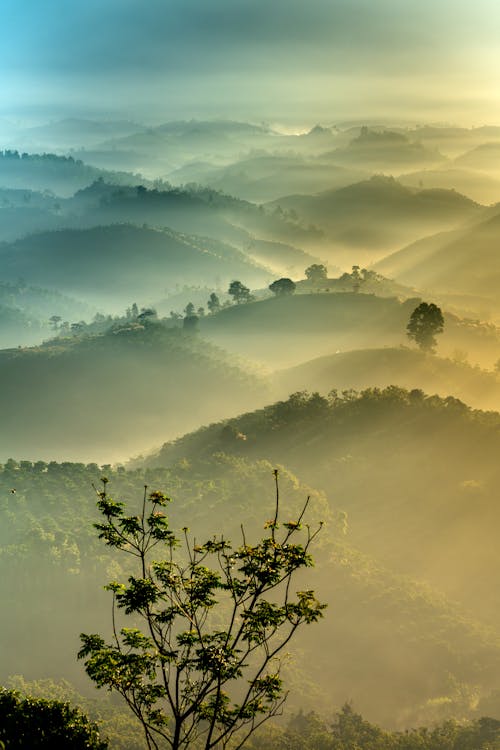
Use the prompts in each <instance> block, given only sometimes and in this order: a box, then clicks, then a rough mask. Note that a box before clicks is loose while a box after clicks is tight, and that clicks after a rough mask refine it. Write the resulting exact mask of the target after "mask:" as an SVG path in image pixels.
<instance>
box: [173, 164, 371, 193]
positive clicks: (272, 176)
mask: <svg viewBox="0 0 500 750" xmlns="http://www.w3.org/2000/svg"><path fill="white" fill-rule="evenodd" d="M167 176H168V179H169V180H171V181H172V182H173V183H174V184H176V185H179V184H183V183H190V182H198V183H200V184H202V185H209V186H210V187H212V188H215V189H217V190H222V191H223V192H224V193H230V194H231V195H236V196H238V197H239V198H244V199H245V200H248V201H253V202H256V203H264V202H266V201H273V200H276V199H278V198H279V197H280V196H282V195H287V194H288V193H290V191H291V192H294V193H295V192H301V193H303V192H305V193H317V192H318V191H320V190H327V189H330V190H331V189H333V188H339V187H345V186H346V185H350V184H352V183H353V182H359V181H360V180H361V179H363V178H365V177H367V176H368V175H367V173H366V172H365V171H364V170H362V169H352V168H349V167H342V166H337V165H334V164H333V165H332V163H331V160H330V159H329V158H322V157H321V155H320V156H314V157H311V156H309V157H308V156H302V155H300V154H297V153H291V154H280V153H260V152H259V153H257V154H255V155H253V154H250V155H248V156H247V157H245V158H242V159H238V160H237V161H235V162H233V163H231V164H229V165H225V166H217V165H215V164H209V163H206V162H191V163H188V164H186V165H184V166H183V167H180V169H177V170H175V171H173V172H171V173H170V174H168V175H167Z"/></svg>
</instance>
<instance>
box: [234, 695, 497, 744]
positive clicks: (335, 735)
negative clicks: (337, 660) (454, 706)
mask: <svg viewBox="0 0 500 750" xmlns="http://www.w3.org/2000/svg"><path fill="white" fill-rule="evenodd" d="M285 748H286V749H287V750H288V748H293V750H498V749H499V748H500V721H497V720H495V719H490V718H487V717H482V718H480V719H476V720H475V721H472V722H467V723H464V724H459V723H458V722H456V721H446V722H444V723H442V724H440V725H437V726H435V727H434V728H431V729H429V728H427V727H419V728H418V729H410V730H407V731H405V732H391V731H386V730H383V729H381V728H380V727H378V726H376V725H375V724H372V723H370V722H368V721H366V720H365V719H363V717H362V716H361V715H360V714H358V713H356V712H355V711H354V710H353V709H352V707H351V705H350V704H348V703H346V704H345V705H344V706H343V707H342V708H341V710H340V711H338V712H337V713H336V714H335V716H334V719H333V723H330V722H327V721H325V720H324V719H323V718H321V717H320V716H318V715H317V714H316V713H315V712H313V711H311V712H310V713H308V714H304V713H302V712H300V713H298V714H296V715H295V716H293V717H292V719H291V720H290V721H289V723H288V726H287V727H286V728H284V729H283V728H278V727H273V729H272V730H271V731H269V730H266V731H261V732H259V733H258V734H257V736H256V737H255V739H254V740H252V741H251V742H250V745H249V749H250V750H253V749H255V750H284V749H285Z"/></svg>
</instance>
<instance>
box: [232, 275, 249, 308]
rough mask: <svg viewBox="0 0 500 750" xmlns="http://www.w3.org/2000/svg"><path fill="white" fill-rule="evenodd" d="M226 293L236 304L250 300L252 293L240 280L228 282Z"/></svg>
mask: <svg viewBox="0 0 500 750" xmlns="http://www.w3.org/2000/svg"><path fill="white" fill-rule="evenodd" d="M228 294H230V295H231V297H232V298H233V299H234V301H235V302H236V304H238V305H240V304H241V303H242V302H250V300H251V299H252V295H251V294H250V289H249V288H248V287H247V286H245V285H244V284H242V283H241V281H231V283H230V284H229V289H228Z"/></svg>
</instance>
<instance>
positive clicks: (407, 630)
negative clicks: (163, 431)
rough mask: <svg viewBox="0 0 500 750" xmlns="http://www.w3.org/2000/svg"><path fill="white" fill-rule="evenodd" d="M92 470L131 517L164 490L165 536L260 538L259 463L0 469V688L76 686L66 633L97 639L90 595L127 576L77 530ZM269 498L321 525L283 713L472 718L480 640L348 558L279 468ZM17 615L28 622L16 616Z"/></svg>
mask: <svg viewBox="0 0 500 750" xmlns="http://www.w3.org/2000/svg"><path fill="white" fill-rule="evenodd" d="M104 472H105V474H106V476H107V478H108V479H109V481H110V484H109V487H110V491H111V492H112V493H113V497H114V498H115V499H119V500H125V501H127V502H131V503H132V504H133V506H132V507H134V506H135V505H136V504H137V503H138V502H141V497H142V493H143V486H144V485H145V484H147V485H148V486H149V487H151V488H152V489H153V488H154V489H156V488H161V489H166V488H168V492H169V495H170V496H171V497H172V498H173V499H174V502H173V503H172V504H171V505H170V506H169V517H170V521H171V524H172V528H175V529H178V528H182V527H183V526H184V525H185V524H186V522H189V526H190V528H191V532H190V533H192V534H193V535H195V536H196V538H197V539H200V540H201V539H204V538H205V537H210V536H211V535H212V533H214V532H221V531H223V532H224V535H225V537H226V538H230V539H239V538H240V534H241V530H240V529H239V526H238V525H239V523H243V524H244V526H245V533H246V536H247V539H249V540H250V539H253V538H254V537H255V536H256V535H259V536H261V535H262V525H263V522H264V519H266V518H267V517H268V513H269V509H270V508H272V503H273V497H272V495H273V492H272V489H273V488H272V464H270V463H268V462H266V461H257V462H254V461H248V460H244V459H241V458H239V459H234V458H231V457H228V456H225V457H224V456H218V457H216V458H211V459H210V461H209V462H208V463H203V462H197V463H196V466H194V465H192V466H191V467H188V466H187V465H186V464H185V463H184V464H183V463H181V464H178V465H177V466H175V467H173V468H171V469H166V468H158V469H152V468H149V469H146V470H144V469H135V470H129V471H124V470H123V468H122V469H118V470H116V469H115V470H114V469H112V468H111V467H110V466H104V467H99V466H97V465H95V464H94V465H92V464H90V465H84V464H81V463H80V464H70V463H63V464H57V463H55V462H51V463H49V464H46V463H44V462H42V461H38V462H36V463H31V462H28V461H23V462H20V463H19V462H16V461H13V460H10V461H8V462H7V463H6V464H5V465H4V466H2V467H0V497H1V498H2V501H1V505H0V513H2V514H3V515H5V517H6V518H8V520H9V523H6V524H2V526H1V530H0V559H1V560H2V568H3V570H4V573H5V574H4V575H3V576H2V579H1V581H0V595H1V596H2V601H3V602H4V603H8V606H7V607H6V608H5V616H3V617H2V618H1V621H0V634H1V637H0V655H1V659H0V663H1V670H0V672H1V675H0V677H1V678H2V679H3V680H5V676H6V675H8V674H9V672H10V673H12V671H13V670H15V671H16V673H17V674H18V673H19V672H20V671H21V672H23V673H24V674H25V675H26V676H27V677H28V679H30V677H31V675H34V676H36V675H37V674H38V673H39V672H41V673H43V674H46V675H50V676H52V677H53V678H59V679H60V677H61V676H63V677H65V678H70V679H72V680H74V681H75V682H76V683H77V684H81V681H82V675H81V674H79V672H78V670H77V667H76V662H75V659H74V653H75V650H76V648H77V645H76V639H75V634H76V633H78V632H80V631H81V630H84V631H87V632H96V631H100V632H102V631H103V630H107V629H108V628H109V600H108V598H107V596H106V594H105V593H104V592H102V591H101V590H100V586H101V584H102V583H104V582H105V581H107V580H108V578H109V577H110V576H112V577H113V578H115V579H118V580H120V579H122V578H123V577H126V576H127V575H128V574H129V569H128V567H127V566H126V564H125V563H124V561H123V560H122V559H121V558H120V557H119V556H116V555H113V554H111V553H110V551H109V550H108V549H107V548H105V547H104V546H103V545H102V543H101V542H99V541H98V540H97V534H96V532H95V530H93V529H92V526H91V524H92V522H93V521H95V520H96V511H95V495H94V494H93V492H92V491H91V487H90V485H91V483H92V482H93V483H98V481H99V476H101V475H102V474H103V473H104ZM13 486H14V487H15V488H16V492H15V494H12V493H11V488H12V487H13ZM242 488H244V491H242ZM280 488H281V502H282V506H283V509H284V511H285V512H287V513H289V514H291V517H293V514H294V513H295V512H297V508H298V507H300V506H301V504H302V503H303V501H304V497H305V495H306V494H309V495H310V496H311V500H310V510H309V513H310V519H311V522H312V523H316V521H317V520H318V519H319V518H322V519H324V520H325V521H326V522H327V523H326V524H325V528H324V529H323V531H322V535H321V536H320V538H319V543H318V545H317V547H316V550H315V552H314V556H315V560H316V563H317V564H316V567H315V569H314V570H310V571H308V572H307V574H306V578H305V579H304V580H305V581H307V586H308V587H309V586H310V587H314V588H315V589H316V590H317V592H318V595H319V596H320V597H321V599H322V600H323V601H328V602H329V603H330V607H329V609H328V610H327V615H326V617H325V619H324V620H323V621H322V622H321V623H320V624H319V625H316V626H314V627H311V629H310V632H308V629H304V631H303V633H302V634H301V635H300V636H299V638H298V639H297V641H296V642H295V643H294V656H293V658H292V657H290V658H289V659H288V660H287V663H286V664H285V665H284V667H283V671H284V674H283V676H284V678H285V679H286V682H287V685H288V686H289V687H290V688H291V695H290V698H289V709H296V710H297V709H298V708H299V707H301V708H304V709H305V710H310V709H313V708H314V709H315V710H316V711H318V710H319V711H325V712H326V711H328V710H329V709H330V707H331V705H332V703H334V704H342V703H344V702H345V701H346V699H353V700H355V702H356V706H358V707H359V708H360V709H361V710H363V712H364V713H366V714H367V715H368V716H370V717H371V718H373V719H377V720H379V721H381V722H383V723H384V724H388V725H389V726H405V725H407V724H409V723H410V724H411V723H414V722H415V721H422V720H424V721H425V720H427V721H429V720H431V721H432V720H434V719H436V718H438V719H442V718H445V717H446V716H447V715H448V713H447V712H450V711H453V712H455V714H456V715H459V716H464V717H466V716H470V715H473V714H474V708H473V706H472V699H471V698H470V695H471V692H473V695H474V697H475V698H476V699H477V698H478V697H483V696H485V697H487V696H489V695H490V693H491V692H492V689H493V688H494V686H495V674H496V671H497V669H498V662H499V659H500V649H499V646H498V643H497V642H496V640H495V636H494V634H492V633H491V632H488V631H487V629H485V628H484V627H482V626H480V625H478V624H477V623H475V622H473V621H471V620H470V619H468V618H467V617H465V616H464V614H463V612H461V611H460V609H459V608H457V607H456V606H454V605H452V604H450V603H449V602H447V601H446V600H444V599H443V597H439V596H438V595H436V594H435V593H434V592H432V591H431V590H429V588H428V587H425V586H424V585H422V584H418V583H415V582H414V581H411V580H410V579H408V578H405V577H403V576H400V575H395V574H394V573H392V572H391V571H390V570H388V569H387V568H386V567H384V566H383V565H381V564H380V563H379V562H377V561H376V560H374V559H373V558H371V557H370V556H369V555H367V554H363V553H361V552H359V551H357V550H356V549H355V548H353V547H352V546H351V544H350V543H349V536H348V537H347V538H344V537H343V535H342V529H343V527H344V526H345V524H344V519H343V516H342V514H341V513H340V512H338V511H336V510H335V506H333V507H329V506H328V503H327V500H326V498H325V496H324V495H323V494H322V493H319V492H317V491H315V490H313V489H311V488H310V487H308V486H307V485H304V484H303V483H302V482H301V481H300V480H299V479H298V478H297V477H295V476H294V475H293V474H291V473H290V472H288V471H286V470H284V469H282V470H281V474H280ZM75 508H78V523H75ZM61 601H64V605H63V606H62V605H61ZM26 606H29V608H30V613H31V617H29V618H26V617H23V616H21V615H22V613H23V612H25V608H26ZM54 613H57V617H54ZM422 667H424V668H422ZM472 686H474V688H473V690H472ZM467 696H469V698H468V697H467Z"/></svg>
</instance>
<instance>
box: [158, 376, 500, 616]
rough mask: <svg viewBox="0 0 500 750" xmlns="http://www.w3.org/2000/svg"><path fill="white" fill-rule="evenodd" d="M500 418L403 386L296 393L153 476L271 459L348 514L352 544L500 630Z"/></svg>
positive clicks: (180, 443) (191, 445) (196, 440)
mask: <svg viewBox="0 0 500 750" xmlns="http://www.w3.org/2000/svg"><path fill="white" fill-rule="evenodd" d="M499 451H500V416H499V415H498V414H497V413H487V412H475V411H472V410H471V409H470V408H468V407H467V406H465V404H463V403H462V402H461V401H458V400H457V399H454V398H451V397H448V398H445V399H442V398H439V397H437V396H430V397H428V396H425V395H424V393H423V392H422V391H421V390H418V389H417V390H414V391H410V392H409V391H405V390H404V389H401V388H398V387H396V386H392V387H389V388H387V389H385V390H382V391H379V390H377V389H368V390H366V391H363V392H361V393H360V394H358V393H356V392H354V391H351V390H348V391H346V392H344V393H343V394H342V395H338V394H337V393H335V392H334V393H333V394H332V395H331V396H330V397H329V398H324V397H321V396H319V395H318V394H313V395H312V396H308V395H307V394H305V393H296V394H294V395H292V396H291V397H290V398H289V399H288V400H286V401H281V402H277V403H276V404H274V405H272V406H269V407H266V408H265V409H263V410H261V411H257V412H252V413H249V414H246V415H243V416H241V417H239V418H237V419H234V420H229V421H226V422H221V423H218V424H215V425H212V426H210V427H208V428H203V429H202V430H199V431H198V432H196V433H193V434H190V435H187V436H185V437H183V438H181V439H179V440H177V441H175V442H173V443H170V444H168V443H167V444H166V445H165V446H164V447H163V448H162V450H161V451H160V452H159V453H158V454H157V455H156V456H154V457H153V458H150V459H149V460H148V464H149V465H162V466H169V465H172V464H174V463H175V462H178V461H181V460H186V461H188V462H189V463H190V464H191V465H193V466H196V463H197V461H199V460H208V459H209V458H210V456H212V455H213V454H214V453H218V452H223V453H228V454H232V455H235V456H241V457H244V458H251V459H256V458H261V457H266V458H267V459H268V460H270V461H272V462H273V463H284V464H285V465H286V466H288V467H290V469H291V470H292V471H293V472H295V473H296V474H297V475H298V476H300V477H301V478H302V479H303V480H304V481H306V482H308V483H311V484H313V486H315V487H318V488H321V489H323V490H324V491H325V492H327V494H328V496H329V497H330V498H331V500H332V502H333V503H334V504H335V507H338V508H341V509H342V510H345V511H346V512H347V514H348V523H349V528H350V537H349V538H350V541H351V543H352V544H353V545H354V546H356V547H358V548H359V549H361V550H363V552H365V553H367V554H369V555H373V556H374V557H375V558H377V559H378V560H380V561H381V562H382V563H383V564H384V565H386V566H388V567H389V569H393V570H397V571H399V572H400V573H404V574H406V575H410V576H413V577H416V578H417V579H418V580H420V581H425V582H427V584H429V585H430V586H432V587H433V588H435V589H437V590H438V591H441V592H442V593H444V594H445V595H447V596H449V597H451V598H452V599H453V600H455V601H459V602H460V603H461V605H462V606H463V607H464V608H465V609H466V610H467V611H468V612H469V613H470V614H471V615H473V616H474V618H478V619H482V620H483V621H484V622H487V623H490V624H491V625H492V626H496V624H497V622H498V615H499V612H500V595H499V594H498V592H497V590H496V587H495V585H494V583H493V582H494V581H495V580H496V577H497V576H498V573H499V572H500V555H499V551H498V544H497V532H496V530H497V528H498V523H499V522H500V518H499V514H500V510H499V506H498V502H497V487H498V483H499V481H500V474H499V471H500V470H499V468H498V460H497V458H498V455H499Z"/></svg>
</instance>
